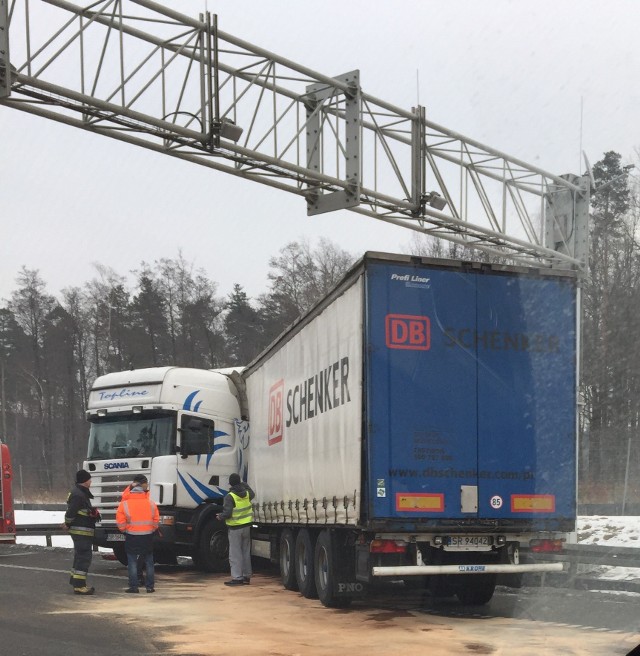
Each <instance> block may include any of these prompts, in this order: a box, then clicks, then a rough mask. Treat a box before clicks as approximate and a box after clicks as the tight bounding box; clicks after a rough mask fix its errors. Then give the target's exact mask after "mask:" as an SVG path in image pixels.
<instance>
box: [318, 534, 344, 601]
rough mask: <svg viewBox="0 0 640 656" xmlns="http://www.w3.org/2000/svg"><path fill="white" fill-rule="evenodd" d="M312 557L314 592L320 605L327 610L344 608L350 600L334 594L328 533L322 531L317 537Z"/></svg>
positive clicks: (330, 539) (333, 567)
mask: <svg viewBox="0 0 640 656" xmlns="http://www.w3.org/2000/svg"><path fill="white" fill-rule="evenodd" d="M314 556H315V558H314V569H315V582H316V590H317V592H318V598H319V599H320V601H321V602H322V605H323V606H326V607H327V608H346V607H347V606H349V605H350V604H351V599H350V598H349V597H338V596H337V595H336V594H335V592H334V584H335V582H336V581H335V579H336V569H337V568H336V562H335V559H334V553H333V538H332V535H331V532H330V531H327V530H324V531H322V532H321V533H320V535H319V536H318V540H317V542H316V548H315V554H314Z"/></svg>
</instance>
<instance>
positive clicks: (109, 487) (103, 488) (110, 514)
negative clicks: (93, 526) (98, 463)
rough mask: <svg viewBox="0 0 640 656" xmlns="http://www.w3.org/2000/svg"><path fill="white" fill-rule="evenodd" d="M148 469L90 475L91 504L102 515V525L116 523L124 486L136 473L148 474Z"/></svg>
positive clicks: (129, 482)
mask: <svg viewBox="0 0 640 656" xmlns="http://www.w3.org/2000/svg"><path fill="white" fill-rule="evenodd" d="M150 473H151V472H150V470H149V469H127V471H126V472H122V471H114V472H109V471H104V472H100V473H99V474H96V473H93V472H92V475H91V493H92V494H93V505H94V506H95V507H96V508H98V510H99V511H100V514H101V515H102V526H108V525H113V526H115V523H116V510H117V509H118V504H119V503H120V499H121V497H122V493H123V492H124V490H125V488H126V487H127V486H128V485H130V484H131V482H132V481H133V477H134V476H135V475H136V474H144V475H145V476H146V477H147V478H149V475H150Z"/></svg>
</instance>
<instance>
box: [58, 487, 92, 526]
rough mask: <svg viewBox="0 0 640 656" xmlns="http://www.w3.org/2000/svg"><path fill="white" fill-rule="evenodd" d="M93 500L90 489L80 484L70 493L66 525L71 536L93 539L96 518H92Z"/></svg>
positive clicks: (65, 518)
mask: <svg viewBox="0 0 640 656" xmlns="http://www.w3.org/2000/svg"><path fill="white" fill-rule="evenodd" d="M91 499H93V495H92V494H91V492H90V491H89V490H88V488H86V487H83V486H81V485H78V484H76V485H75V486H74V488H73V489H72V490H71V492H69V496H68V497H67V511H66V513H65V515H64V523H65V524H66V525H67V526H68V527H69V534H70V535H72V536H73V535H75V536H76V537H87V538H93V535H94V533H95V525H96V518H95V517H93V516H92V513H93V506H92V505H91Z"/></svg>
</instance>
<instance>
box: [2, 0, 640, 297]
mask: <svg viewBox="0 0 640 656" xmlns="http://www.w3.org/2000/svg"><path fill="white" fill-rule="evenodd" d="M160 1H162V0H160ZM165 4H168V2H167V0H165ZM170 4H171V5H172V6H173V7H174V8H176V9H179V10H180V11H182V12H183V13H185V14H188V15H191V16H194V17H195V16H197V14H198V13H199V12H201V11H204V10H205V6H206V8H207V9H208V10H209V11H211V12H215V13H217V14H218V21H219V25H220V29H222V30H223V31H225V32H227V33H231V34H233V35H235V36H237V37H239V38H242V39H244V40H246V41H249V42H251V43H253V44H255V45H258V46H262V47H264V48H266V49H268V50H271V51H273V52H276V53H278V54H279V55H282V56H284V57H286V58H288V59H290V60H293V61H295V62H298V63H300V64H303V65H306V66H308V67H309V68H311V69H313V70H316V71H318V72H322V73H325V74H328V75H338V74H341V73H345V72H347V71H350V70H353V69H359V70H360V81H361V85H362V88H363V90H364V91H366V92H367V93H369V94H371V95H373V96H375V97H377V98H380V99H383V100H386V101H388V102H390V103H392V104H394V105H396V106H399V107H405V108H407V109H410V108H411V107H412V106H414V105H416V104H417V102H418V84H417V78H419V102H420V104H422V105H424V106H425V107H426V111H427V117H428V118H429V119H431V120H432V121H434V122H436V123H439V124H440V125H444V126H446V127H447V128H450V129H452V130H455V131H457V132H460V133H462V134H464V135H466V136H468V137H471V138H474V139H476V140H478V141H480V142H482V143H484V144H486V145H488V146H491V147H493V148H496V149H499V150H501V151H503V152H506V153H509V154H510V155H513V156H516V157H518V158H520V159H523V160H524V161H526V162H529V163H531V164H535V165H537V166H540V167H541V168H543V169H545V170H547V171H550V172H553V173H557V174H562V173H568V172H572V173H581V172H582V168H583V167H582V164H581V162H580V159H579V157H580V143H581V131H580V125H581V102H582V104H583V112H582V115H583V120H582V147H583V149H584V150H585V151H586V153H587V155H588V156H589V159H590V160H591V163H592V164H593V163H594V162H595V161H597V160H598V159H600V158H601V157H602V154H603V153H604V152H605V151H607V150H615V151H618V152H619V153H621V154H622V156H623V159H624V160H625V162H631V161H634V158H635V156H636V155H635V149H637V148H638V147H639V146H640V130H639V124H640V119H639V116H640V111H639V110H640V86H639V85H638V77H639V75H640V47H639V46H638V42H637V38H638V29H639V27H640V2H638V1H637V0H628V1H624V0H608V1H607V2H604V1H601V2H590V1H587V0H577V1H569V0H551V1H547V0H535V2H524V1H523V0H517V1H514V2H509V1H506V0H471V1H449V0H447V1H445V0H437V1H436V0H419V1H408V0H407V1H395V2H391V1H389V0H388V1H387V2H374V1H372V0H369V1H366V0H340V1H336V0H323V2H313V3H312V2H293V1H290V2H284V1H278V2H275V1H271V2H268V1H265V0H261V1H254V0H233V1H231V0H229V1H220V2H216V1H215V0H207V2H206V3H205V0H179V1H178V0H176V1H175V2H172V3H170ZM417 71H418V75H417V74H416V72H417ZM320 236H326V237H328V238H330V239H332V240H333V241H334V242H336V243H337V244H338V245H339V246H341V247H342V248H344V249H346V250H348V251H350V252H351V253H353V254H362V253H363V252H364V251H366V250H385V251H398V252H402V251H406V249H407V247H408V244H409V241H410V237H411V235H410V234H409V232H408V231H405V230H403V229H401V228H398V227H394V226H386V225H384V224H381V223H379V222H377V221H375V220H374V219H368V218H365V217H362V216H359V215H356V214H354V213H351V212H346V211H342V212H338V213H334V214H331V215H326V214H325V215H320V216H316V217H307V215H306V206H305V203H304V201H303V200H302V199H300V198H298V197H295V196H293V195H291V194H287V193H285V192H281V191H278V190H273V189H270V188H267V187H264V186H263V185H259V184H256V183H252V182H249V181H244V180H241V179H237V178H235V177H233V176H229V175H227V174H224V173H218V172H215V171H210V170H207V169H204V168H203V167H199V166H196V165H194V164H189V163H185V162H180V161H177V160H175V159H173V158H170V157H166V156H163V155H160V154H156V153H152V152H150V151H147V150H145V149H141V148H136V147H134V146H129V145H126V144H122V143H118V142H115V141H113V140H111V139H108V138H106V137H101V136H97V135H91V134H88V133H84V132H82V131H80V130H77V129H75V128H71V127H67V126H63V125H60V124H57V123H54V122H52V121H48V120H46V119H43V118H37V117H32V116H29V115H27V114H25V113H23V112H19V111H16V110H13V109H7V108H5V107H0V299H6V298H8V297H9V295H10V293H11V291H12V290H13V289H15V278H16V275H17V273H18V271H19V269H20V267H21V266H23V265H24V266H26V267H28V268H31V269H39V270H40V273H41V275H42V277H43V278H44V280H45V281H46V282H47V284H48V291H49V292H50V293H52V294H56V295H58V294H59V291H60V290H61V289H62V288H64V287H69V286H75V285H82V284H84V283H85V282H87V281H88V280H89V279H91V278H92V277H94V276H95V275H96V271H95V268H94V266H93V265H94V263H96V262H98V263H101V264H104V265H108V266H111V267H113V268H114V269H115V270H116V271H117V272H119V273H121V274H123V275H129V272H130V271H131V270H133V269H136V268H138V267H139V264H140V262H141V260H145V261H147V262H150V263H152V262H153V261H154V260H157V259H160V258H163V257H169V258H172V257H176V256H177V254H178V249H181V250H182V253H183V255H184V257H185V258H186V259H187V260H189V261H192V262H193V263H194V264H195V266H196V267H202V268H204V269H205V271H206V272H207V274H208V276H209V277H210V278H211V279H212V280H215V281H217V282H218V283H219V288H218V289H219V293H220V294H223V295H226V294H228V293H229V292H230V290H231V289H232V286H233V284H234V283H236V282H237V283H240V284H241V285H243V286H244V288H245V289H246V291H247V293H248V294H249V295H250V296H252V297H255V296H257V295H258V294H260V293H262V292H264V291H266V290H267V280H266V274H267V271H268V260H269V258H270V257H271V256H273V255H276V254H277V253H278V251H279V249H280V248H282V247H283V246H284V245H285V244H286V243H287V242H289V241H292V240H298V239H301V238H308V239H309V240H310V241H311V242H312V243H316V242H317V239H318V238H319V237H320ZM130 280H131V282H133V277H130ZM3 304H4V303H3V302H2V300H0V305H3Z"/></svg>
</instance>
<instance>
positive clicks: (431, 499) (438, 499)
mask: <svg viewBox="0 0 640 656" xmlns="http://www.w3.org/2000/svg"><path fill="white" fill-rule="evenodd" d="M396 510H397V511H399V512H443V511H444V494H439V493H436V494H433V493H428V492H410V493H407V494H402V493H400V492H398V493H397V494H396Z"/></svg>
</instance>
